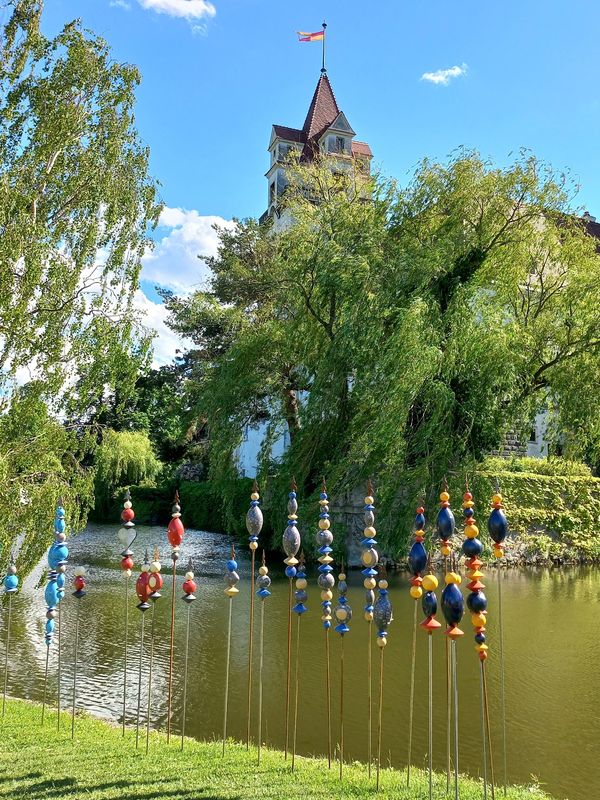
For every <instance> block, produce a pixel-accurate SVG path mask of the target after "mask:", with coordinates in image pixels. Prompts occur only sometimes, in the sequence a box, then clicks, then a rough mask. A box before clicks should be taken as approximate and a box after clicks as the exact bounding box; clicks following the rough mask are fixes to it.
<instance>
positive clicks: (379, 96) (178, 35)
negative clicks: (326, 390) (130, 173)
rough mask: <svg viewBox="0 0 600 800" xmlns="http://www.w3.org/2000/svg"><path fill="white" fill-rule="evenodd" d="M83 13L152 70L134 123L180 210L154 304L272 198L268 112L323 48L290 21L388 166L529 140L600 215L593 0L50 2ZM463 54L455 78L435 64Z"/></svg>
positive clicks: (301, 86)
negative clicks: (200, 255) (221, 237)
mask: <svg viewBox="0 0 600 800" xmlns="http://www.w3.org/2000/svg"><path fill="white" fill-rule="evenodd" d="M77 16H79V17H81V18H82V19H83V21H84V23H85V24H86V25H87V26H88V27H90V28H92V29H93V30H94V31H96V32H97V33H99V34H102V35H103V36H104V37H105V38H106V39H107V40H108V42H109V43H110V44H111V46H112V48H113V51H114V55H115V58H117V59H119V60H123V61H129V62H132V63H135V64H137V65H138V66H139V68H140V70H141V72H142V75H143V83H142V86H141V87H140V89H139V92H138V106H137V122H138V126H139V130H140V132H141V135H142V137H143V138H144V140H145V141H146V142H147V143H148V145H149V146H150V148H151V153H152V171H153V173H154V175H155V176H156V177H157V178H158V179H159V180H160V182H161V184H162V189H161V192H162V198H163V200H164V202H165V204H166V206H167V208H168V211H167V212H166V213H165V217H164V218H163V222H164V223H165V224H164V225H163V226H162V227H161V229H160V230H159V231H158V234H157V238H158V240H159V244H158V247H157V251H156V252H155V254H154V257H153V258H152V259H148V263H147V264H146V265H145V268H144V279H145V283H144V287H145V290H146V294H147V295H148V296H149V297H150V299H151V300H155V299H156V298H155V296H154V295H153V293H152V290H151V287H152V285H153V283H155V282H158V283H164V284H169V285H173V286H174V287H175V288H181V289H185V288H189V287H190V286H191V285H193V284H196V283H198V281H201V280H202V277H203V275H202V271H201V270H202V265H201V263H200V262H198V260H197V259H196V258H195V253H196V252H198V249H197V248H198V247H201V248H204V249H203V250H202V252H210V251H211V250H212V248H213V247H214V235H213V232H212V229H211V224H212V222H214V221H219V220H220V219H222V220H230V219H231V218H232V217H233V216H237V217H244V216H249V215H252V216H256V215H260V214H261V213H262V211H263V210H264V208H265V202H266V181H265V179H264V177H263V175H264V172H265V171H266V169H267V166H268V162H267V153H266V147H267V144H268V140H269V134H270V126H271V124H272V123H274V122H277V123H280V124H284V125H291V126H300V125H301V124H302V122H303V119H304V115H305V113H306V110H307V108H308V105H309V102H310V99H311V95H312V92H313V89H314V86H315V83H316V81H317V79H318V76H319V68H320V44H318V43H313V44H299V43H298V42H297V41H296V35H295V31H296V30H309V31H310V30H317V29H318V28H319V27H320V23H321V21H322V20H323V18H325V19H326V20H327V22H328V26H329V27H328V43H327V48H328V59H327V66H328V74H329V77H330V79H331V82H332V85H333V88H334V91H335V93H336V97H337V100H338V104H339V105H340V107H341V108H342V109H343V111H344V112H345V113H346V115H347V117H348V119H349V121H350V123H351V124H352V126H353V127H354V129H355V131H356V132H357V137H358V138H359V139H363V140H366V141H368V142H369V143H370V145H371V148H372V150H373V153H374V161H375V163H376V164H377V165H378V166H380V167H381V169H382V170H383V172H384V173H386V174H388V175H391V176H394V177H396V178H398V179H399V180H400V181H401V182H404V181H406V180H407V179H408V176H409V174H410V172H411V170H412V169H413V168H414V166H415V164H416V163H417V162H418V160H419V159H421V158H422V157H424V156H430V157H436V158H444V157H445V156H446V155H447V154H448V153H450V152H451V151H452V150H454V149H455V148H456V147H458V146H459V145H466V146H468V147H473V148H476V149H478V150H479V151H480V152H481V153H482V154H484V155H485V156H489V157H491V158H492V159H494V160H495V161H497V162H499V163H505V162H507V161H508V160H509V159H510V157H511V156H510V154H511V152H512V153H514V152H515V151H517V150H518V149H519V148H521V147H528V148H531V149H532V150H533V151H534V152H535V153H536V154H537V155H538V156H540V157H542V158H544V159H547V160H549V161H550V162H551V163H552V164H553V165H554V166H556V167H558V168H561V169H563V168H565V169H569V170H570V171H571V173H572V174H573V176H574V178H575V179H576V180H577V181H578V182H579V183H581V185H582V189H581V193H580V196H579V203H580V204H581V205H582V206H583V207H585V208H587V209H589V210H590V211H591V213H592V214H597V215H598V216H599V217H600V197H599V194H598V188H597V187H598V185H599V181H600V148H599V147H598V131H599V130H600V96H599V93H598V89H597V87H598V83H599V78H600V75H599V72H600V60H599V50H600V48H599V47H598V38H599V34H600V3H598V2H597V0H571V2H567V1H566V0H564V1H561V0H545V1H544V2H541V0H525V1H524V0H500V2H496V3H488V2H481V0H479V2H472V1H471V0H456V1H455V2H452V0H429V2H423V1H422V0H421V2H411V3H408V2H403V1H402V0H387V2H386V0H383V2H378V3H374V2H371V3H365V2H358V0H347V1H346V2H345V3H339V2H337V3H330V2H313V1H311V0H305V2H303V3H285V2H268V0H237V2H236V1H234V0H214V2H213V4H212V5H211V3H209V2H207V0H47V2H46V10H45V22H44V24H45V28H46V31H47V32H55V31H56V30H58V28H59V27H60V26H61V25H62V24H63V23H64V22H66V21H67V20H69V19H71V18H73V17H77ZM452 67H457V68H458V69H455V70H454V72H455V73H461V74H457V75H455V77H449V78H448V81H447V82H446V83H442V82H439V78H438V82H437V83H436V82H433V81H432V80H425V79H423V78H422V76H423V75H424V74H425V73H433V74H434V77H435V74H436V73H438V72H439V71H440V70H448V69H451V68H452ZM174 265H176V266H175V267H174ZM174 274H176V276H177V277H176V278H175V279H174V278H173V275H174ZM172 344H173V341H172V340H170V341H169V342H168V345H167V346H168V347H170V346H172Z"/></svg>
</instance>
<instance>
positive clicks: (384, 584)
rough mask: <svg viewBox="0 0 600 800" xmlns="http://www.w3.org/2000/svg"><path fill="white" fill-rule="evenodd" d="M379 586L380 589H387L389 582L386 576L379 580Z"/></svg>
mask: <svg viewBox="0 0 600 800" xmlns="http://www.w3.org/2000/svg"><path fill="white" fill-rule="evenodd" d="M378 586H379V588H380V589H387V588H388V582H387V581H386V580H385V578H382V579H381V580H380V581H379V584H378Z"/></svg>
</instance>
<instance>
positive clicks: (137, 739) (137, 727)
mask: <svg viewBox="0 0 600 800" xmlns="http://www.w3.org/2000/svg"><path fill="white" fill-rule="evenodd" d="M145 619H146V613H145V612H144V611H142V633H141V636H140V666H139V673H138V698H137V715H136V720H135V746H136V748H138V747H139V746H140V709H141V706H142V666H143V664H144V622H145Z"/></svg>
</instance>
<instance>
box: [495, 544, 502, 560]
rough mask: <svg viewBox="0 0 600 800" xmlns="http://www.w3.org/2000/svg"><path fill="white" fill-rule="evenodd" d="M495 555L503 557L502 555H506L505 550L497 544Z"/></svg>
mask: <svg viewBox="0 0 600 800" xmlns="http://www.w3.org/2000/svg"><path fill="white" fill-rule="evenodd" d="M494 555H495V556H496V558H502V556H503V555H504V550H503V549H502V548H501V547H498V546H497V545H496V546H495V547H494Z"/></svg>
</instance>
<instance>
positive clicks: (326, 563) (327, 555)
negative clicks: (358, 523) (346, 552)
mask: <svg viewBox="0 0 600 800" xmlns="http://www.w3.org/2000/svg"><path fill="white" fill-rule="evenodd" d="M324 519H326V520H329V497H328V495H327V487H326V486H325V482H323V487H322V491H321V494H320V495H319V521H321V520H324ZM316 540H317V547H318V553H319V556H318V561H319V577H318V578H317V583H318V585H319V588H320V589H321V608H322V612H323V613H322V615H321V621H322V622H323V627H324V628H325V629H326V630H328V629H329V628H330V627H331V601H332V599H333V593H332V589H333V587H334V586H335V578H334V576H333V567H332V566H331V564H332V562H333V558H332V557H331V553H332V552H333V551H332V548H331V545H332V544H333V534H332V532H331V529H330V527H327V528H322V527H321V526H319V529H318V530H317V533H316Z"/></svg>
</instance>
